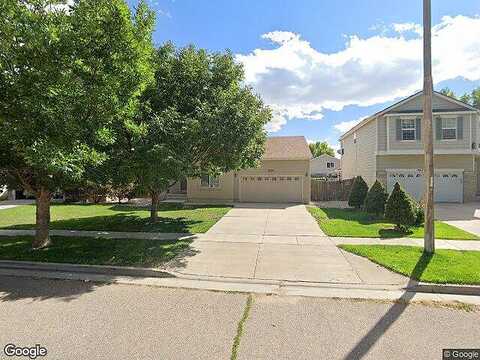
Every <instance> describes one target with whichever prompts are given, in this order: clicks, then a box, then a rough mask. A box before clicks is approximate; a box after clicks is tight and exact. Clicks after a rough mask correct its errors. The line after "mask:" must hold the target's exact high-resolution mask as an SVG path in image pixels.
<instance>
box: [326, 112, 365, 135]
mask: <svg viewBox="0 0 480 360" xmlns="http://www.w3.org/2000/svg"><path fill="white" fill-rule="evenodd" d="M365 118H366V116H364V117H361V118H359V119H356V120H350V121H342V122H341V123H338V124H335V125H333V127H334V128H335V130H337V131H339V132H341V133H342V134H343V133H345V132H347V131H348V130H350V129H351V128H353V127H354V126H355V125H357V124H358V123H359V122H360V121H362V120H363V119H365Z"/></svg>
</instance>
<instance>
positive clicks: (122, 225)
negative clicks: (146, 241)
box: [3, 213, 202, 233]
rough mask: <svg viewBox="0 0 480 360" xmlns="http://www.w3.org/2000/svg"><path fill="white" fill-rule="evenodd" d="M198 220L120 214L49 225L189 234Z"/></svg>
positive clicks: (70, 220)
mask: <svg viewBox="0 0 480 360" xmlns="http://www.w3.org/2000/svg"><path fill="white" fill-rule="evenodd" d="M200 223H202V221H200V220H192V219H188V218H185V217H177V218H172V217H159V218H158V220H157V221H156V222H151V220H150V218H149V217H140V216H138V215H136V214H131V213H122V214H115V215H108V216H90V217H81V218H73V219H64V220H54V221H52V222H51V223H50V229H52V230H85V231H125V232H129V231H132V232H139V231H141V232H165V233H190V232H191V229H192V227H194V226H195V225H196V224H200ZM34 226H35V225H34V224H19V225H11V226H6V227H3V229H19V230H24V229H33V228H34Z"/></svg>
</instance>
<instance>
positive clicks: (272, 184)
mask: <svg viewBox="0 0 480 360" xmlns="http://www.w3.org/2000/svg"><path fill="white" fill-rule="evenodd" d="M302 191H303V180H302V176H300V175H288V176H272V175H256V176H242V177H241V178H240V201H243V202H273V203H290V202H302V198H303V196H302Z"/></svg>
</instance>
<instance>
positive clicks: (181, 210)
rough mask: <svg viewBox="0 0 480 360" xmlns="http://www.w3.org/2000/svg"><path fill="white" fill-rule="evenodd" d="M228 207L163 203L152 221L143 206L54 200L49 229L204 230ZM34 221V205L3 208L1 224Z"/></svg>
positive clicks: (27, 225) (15, 226)
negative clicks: (85, 203) (57, 202)
mask: <svg viewBox="0 0 480 360" xmlns="http://www.w3.org/2000/svg"><path fill="white" fill-rule="evenodd" d="M229 209H230V208H229V207H225V206H184V205H182V204H161V206H160V211H159V214H158V215H159V220H158V222H156V223H151V222H150V218H149V217H150V212H149V210H148V209H147V208H142V207H134V206H128V205H114V204H100V205H98V204H89V205H73V204H72V205H65V204H53V205H52V206H51V224H50V229H57V230H98V231H145V232H177V233H204V232H206V231H207V230H208V229H210V228H211V227H212V226H213V225H214V224H215V223H216V222H217V221H218V220H219V219H221V218H222V216H223V215H225V214H226V213H227V211H228V210H229ZM34 224H35V206H34V205H22V206H18V207H15V208H11V209H4V210H0V228H3V229H32V228H33V227H34Z"/></svg>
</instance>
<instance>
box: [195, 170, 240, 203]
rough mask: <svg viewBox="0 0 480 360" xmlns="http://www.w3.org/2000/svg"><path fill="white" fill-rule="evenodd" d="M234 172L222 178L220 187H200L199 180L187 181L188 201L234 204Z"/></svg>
mask: <svg viewBox="0 0 480 360" xmlns="http://www.w3.org/2000/svg"><path fill="white" fill-rule="evenodd" d="M233 179H234V177H233V172H229V173H226V174H224V175H222V176H220V187H218V188H204V187H201V186H200V179H199V178H189V179H188V180H187V199H188V201H191V202H203V201H205V202H210V201H211V202H221V201H225V202H233V201H234V200H233V194H234V184H233V183H234V182H233Z"/></svg>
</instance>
